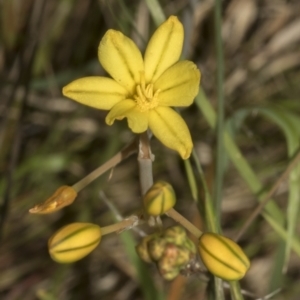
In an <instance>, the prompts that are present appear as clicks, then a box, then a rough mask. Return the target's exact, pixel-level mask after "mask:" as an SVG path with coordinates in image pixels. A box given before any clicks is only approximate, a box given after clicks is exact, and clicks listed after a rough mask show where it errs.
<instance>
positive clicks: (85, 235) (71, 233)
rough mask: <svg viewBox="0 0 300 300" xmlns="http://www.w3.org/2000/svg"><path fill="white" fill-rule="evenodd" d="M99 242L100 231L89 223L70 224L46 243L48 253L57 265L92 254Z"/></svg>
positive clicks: (96, 226)
mask: <svg viewBox="0 0 300 300" xmlns="http://www.w3.org/2000/svg"><path fill="white" fill-rule="evenodd" d="M100 241H101V229H100V227H99V226H98V225H95V224H91V223H72V224H69V225H67V226H64V227H62V228H61V229H60V230H58V231H57V232H56V233H55V234H54V235H53V236H52V237H51V238H50V239H49V241H48V247H49V253H50V256H51V258H52V259H53V260H55V261H56V262H58V263H72V262H75V261H77V260H80V259H82V258H83V257H85V256H86V255H88V254H89V253H90V252H92V251H93V250H94V249H95V248H96V247H97V246H98V244H99V243H100Z"/></svg>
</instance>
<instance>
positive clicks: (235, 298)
mask: <svg viewBox="0 0 300 300" xmlns="http://www.w3.org/2000/svg"><path fill="white" fill-rule="evenodd" d="M229 286H230V293H231V296H232V300H243V299H244V297H243V295H242V293H241V287H240V283H239V282H238V281H230V282H229Z"/></svg>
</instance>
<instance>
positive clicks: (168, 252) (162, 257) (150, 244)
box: [136, 226, 196, 280]
mask: <svg viewBox="0 0 300 300" xmlns="http://www.w3.org/2000/svg"><path fill="white" fill-rule="evenodd" d="M136 251H137V253H138V255H139V256H140V258H141V259H142V260H143V261H145V262H147V263H151V262H153V263H155V264H156V265H157V267H158V270H159V272H160V274H161V275H162V276H163V278H164V279H166V280H172V279H174V278H175V277H176V276H177V275H178V274H179V272H180V270H182V269H183V268H184V267H185V266H186V265H187V264H188V263H189V262H190V260H191V259H192V258H193V257H194V256H195V254H196V247H195V245H194V243H193V242H192V241H191V240H190V239H189V238H188V236H187V234H186V232H185V230H184V229H183V228H182V227H181V226H173V227H170V228H168V229H166V230H164V231H163V232H162V233H160V234H158V233H155V234H152V235H149V236H146V237H145V238H144V239H143V240H142V241H141V242H140V243H139V244H138V245H137V246H136Z"/></svg>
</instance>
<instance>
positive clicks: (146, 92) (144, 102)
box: [133, 72, 160, 112]
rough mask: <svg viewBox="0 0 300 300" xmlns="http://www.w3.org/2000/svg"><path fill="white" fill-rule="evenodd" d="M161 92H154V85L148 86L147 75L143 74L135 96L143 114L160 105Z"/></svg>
mask: <svg viewBox="0 0 300 300" xmlns="http://www.w3.org/2000/svg"><path fill="white" fill-rule="evenodd" d="M159 92H160V90H159V89H158V90H156V91H154V90H153V83H149V84H147V85H146V82H145V74H144V72H143V73H141V84H138V85H137V86H136V94H135V95H134V96H133V97H134V100H135V101H136V103H137V105H138V108H139V109H140V111H141V112H145V111H148V110H150V109H152V108H154V107H156V106H157V105H158V94H159Z"/></svg>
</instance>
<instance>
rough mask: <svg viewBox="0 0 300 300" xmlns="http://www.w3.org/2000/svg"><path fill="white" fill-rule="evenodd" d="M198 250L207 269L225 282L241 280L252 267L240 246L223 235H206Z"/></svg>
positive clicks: (201, 238)
mask: <svg viewBox="0 0 300 300" xmlns="http://www.w3.org/2000/svg"><path fill="white" fill-rule="evenodd" d="M198 249H199V252H200V256H201V258H202V261H203V263H204V265H205V266H206V268H207V269H208V270H209V271H210V272H211V273H212V274H214V275H215V276H217V277H220V278H222V279H224V280H228V281H230V280H239V279H241V278H243V277H244V276H245V273H246V272H247V270H248V269H249V267H250V262H249V259H248V258H247V256H246V255H245V253H244V252H243V250H242V249H241V248H240V246H239V245H238V244H236V243H235V242H234V241H232V240H231V239H229V238H226V237H224V236H222V235H219V234H216V233H212V232H207V233H204V234H203V235H202V236H201V237H200V239H199V246H198Z"/></svg>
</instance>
